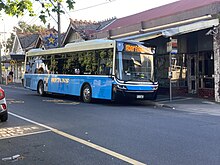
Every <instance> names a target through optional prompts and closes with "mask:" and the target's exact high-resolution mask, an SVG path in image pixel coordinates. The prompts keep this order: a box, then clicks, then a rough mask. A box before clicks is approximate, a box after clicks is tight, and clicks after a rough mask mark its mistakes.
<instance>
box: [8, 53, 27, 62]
mask: <svg viewBox="0 0 220 165" xmlns="http://www.w3.org/2000/svg"><path fill="white" fill-rule="evenodd" d="M10 56H11V60H15V61H24V59H25V55H24V54H10Z"/></svg>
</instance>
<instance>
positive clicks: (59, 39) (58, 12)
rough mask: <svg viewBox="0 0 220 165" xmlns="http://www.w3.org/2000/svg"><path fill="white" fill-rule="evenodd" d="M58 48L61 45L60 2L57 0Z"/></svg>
mask: <svg viewBox="0 0 220 165" xmlns="http://www.w3.org/2000/svg"><path fill="white" fill-rule="evenodd" d="M57 9H58V10H57V25H58V48H60V47H61V33H60V31H61V26H60V2H59V1H58V2H57Z"/></svg>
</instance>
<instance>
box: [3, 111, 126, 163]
mask: <svg viewBox="0 0 220 165" xmlns="http://www.w3.org/2000/svg"><path fill="white" fill-rule="evenodd" d="M10 123H11V124H10ZM14 123H16V124H14ZM39 130H41V131H39ZM43 130H44V131H43ZM21 132H22V133H21ZM12 133H13V135H12ZM7 135H8V136H7ZM0 146H1V150H0V164H8V163H12V162H16V164H39V163H40V164H53V165H56V164H57V165H59V164H79V165H80V164H83V165H85V164H88V165H89V164H119V165H123V164H128V163H126V162H124V161H122V160H119V159H117V158H115V157H112V156H110V155H108V154H105V153H103V152H99V151H97V150H95V149H92V148H90V147H88V146H86V145H84V144H82V143H77V142H75V141H73V140H70V139H68V138H66V137H64V136H60V135H58V134H56V133H54V132H51V130H47V129H45V128H43V127H41V126H39V125H36V124H35V125H34V124H33V123H30V122H27V121H24V120H21V119H19V118H17V117H14V116H13V115H10V121H8V122H5V123H1V128H0ZM16 155H19V156H18V158H16V159H14V160H10V159H8V158H10V157H12V156H16Z"/></svg>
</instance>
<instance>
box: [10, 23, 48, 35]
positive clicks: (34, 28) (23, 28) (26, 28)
mask: <svg viewBox="0 0 220 165" xmlns="http://www.w3.org/2000/svg"><path fill="white" fill-rule="evenodd" d="M44 30H46V28H45V27H43V26H38V25H35V24H34V25H28V24H26V23H25V22H24V21H20V22H18V27H16V26H15V27H14V31H15V32H21V33H29V32H30V33H34V32H39V31H44Z"/></svg>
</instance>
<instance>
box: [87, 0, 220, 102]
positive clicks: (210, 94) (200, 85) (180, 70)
mask: <svg viewBox="0 0 220 165" xmlns="http://www.w3.org/2000/svg"><path fill="white" fill-rule="evenodd" d="M219 14H220V0H203V1H201V0H193V1H191V0H180V1H177V2H174V3H171V4H167V5H164V6H161V7H157V8H154V9H151V10H147V11H144V12H141V13H137V14H135V15H131V16H127V17H124V18H120V19H117V20H115V21H114V22H113V23H112V24H111V25H110V26H107V27H106V28H105V29H103V30H102V31H99V32H97V33H96V34H93V37H92V38H91V39H95V38H108V39H130V40H136V41H142V42H144V43H145V45H149V46H153V47H155V48H156V55H155V57H156V58H155V59H156V60H155V64H156V65H155V66H156V68H155V69H156V77H157V78H158V81H159V84H160V92H161V93H166V94H169V82H170V79H169V75H168V73H169V72H170V71H172V78H171V82H172V89H173V95H180V94H181V95H185V94H191V95H195V96H198V97H203V98H208V99H213V100H215V101H217V102H219V101H220V96H219V91H220V90H219V89H220V87H219V82H220V80H219V73H220V71H219V70H220V54H219V42H220V41H219V30H218V29H219ZM171 39H175V41H176V44H177V45H176V46H177V48H176V51H175V52H174V53H173V52H171V53H170V52H168V50H167V44H168V43H169V42H170V40H171Z"/></svg>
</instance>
